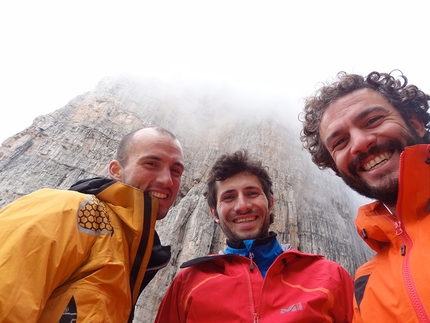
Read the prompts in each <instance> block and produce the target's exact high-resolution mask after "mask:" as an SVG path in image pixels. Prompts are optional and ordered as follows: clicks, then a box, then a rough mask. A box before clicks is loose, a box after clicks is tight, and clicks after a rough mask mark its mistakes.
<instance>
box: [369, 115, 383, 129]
mask: <svg viewBox="0 0 430 323" xmlns="http://www.w3.org/2000/svg"><path fill="white" fill-rule="evenodd" d="M382 121H383V116H381V115H378V116H372V117H370V118H369V119H368V120H367V121H366V124H365V125H366V127H373V126H377V125H379V124H381V123H382Z"/></svg>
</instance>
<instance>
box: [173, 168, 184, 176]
mask: <svg viewBox="0 0 430 323" xmlns="http://www.w3.org/2000/svg"><path fill="white" fill-rule="evenodd" d="M171 172H172V173H173V174H174V175H175V176H178V177H180V176H182V173H183V169H181V168H179V167H174V168H172V169H171Z"/></svg>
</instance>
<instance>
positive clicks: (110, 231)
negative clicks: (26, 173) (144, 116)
mask: <svg viewBox="0 0 430 323" xmlns="http://www.w3.org/2000/svg"><path fill="white" fill-rule="evenodd" d="M82 182H84V181H81V184H80V185H81V186H80V187H79V189H80V190H81V191H85V190H87V191H88V192H93V193H94V194H83V193H79V192H75V191H66V190H53V189H41V190H38V191H36V192H34V193H31V194H29V195H26V196H24V197H22V198H20V199H18V200H16V201H15V202H13V203H11V204H9V205H8V206H6V207H5V208H4V209H2V210H1V211H0V245H1V247H0V277H1V278H0V279H1V283H0V322H3V323H8V322H10V323H17V322H26V323H29V322H40V323H42V322H43V323H51V322H52V323H54V322H55V323H58V322H60V320H61V322H77V323H84V322H112V323H122V322H127V321H128V320H130V321H131V316H132V313H133V311H132V308H133V307H134V304H135V302H136V300H137V298H138V296H139V293H140V292H141V290H142V289H143V287H144V286H141V285H142V283H143V280H144V276H145V272H146V270H147V265H148V262H149V259H150V256H151V251H152V248H153V241H154V238H155V239H156V240H157V238H156V237H155V235H156V233H155V230H154V227H155V221H156V214H157V210H158V200H157V199H156V198H151V197H150V196H149V195H148V194H144V193H143V192H142V191H140V190H138V189H135V188H133V187H130V186H127V185H124V184H122V183H120V182H115V181H112V180H107V179H100V178H97V179H93V180H89V181H88V184H89V185H87V182H84V183H83V184H82ZM86 185H87V187H85V186H86ZM167 248H168V247H167ZM169 258H170V251H169V256H168V258H167V261H168V259H169ZM167 261H165V263H166V262H167ZM154 274H155V273H153V274H152V276H153V275H154ZM151 278H152V277H151ZM146 283H147V282H146Z"/></svg>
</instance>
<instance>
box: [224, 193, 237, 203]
mask: <svg viewBox="0 0 430 323" xmlns="http://www.w3.org/2000/svg"><path fill="white" fill-rule="evenodd" d="M233 199H234V195H233V194H225V195H223V196H222V198H221V200H222V201H224V202H229V201H232V200H233Z"/></svg>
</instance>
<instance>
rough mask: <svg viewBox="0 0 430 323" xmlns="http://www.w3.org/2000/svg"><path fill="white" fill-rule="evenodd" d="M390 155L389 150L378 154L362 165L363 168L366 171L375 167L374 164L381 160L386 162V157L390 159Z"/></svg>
mask: <svg viewBox="0 0 430 323" xmlns="http://www.w3.org/2000/svg"><path fill="white" fill-rule="evenodd" d="M391 155H392V154H391V153H389V152H386V153H383V154H381V155H379V156H378V157H376V158H375V159H372V160H371V161H369V162H368V163H366V165H364V166H363V168H364V170H365V171H368V170H370V169H372V168H373V167H375V166H376V165H379V164H381V163H382V162H386V161H387V160H388V159H390V157H391Z"/></svg>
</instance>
